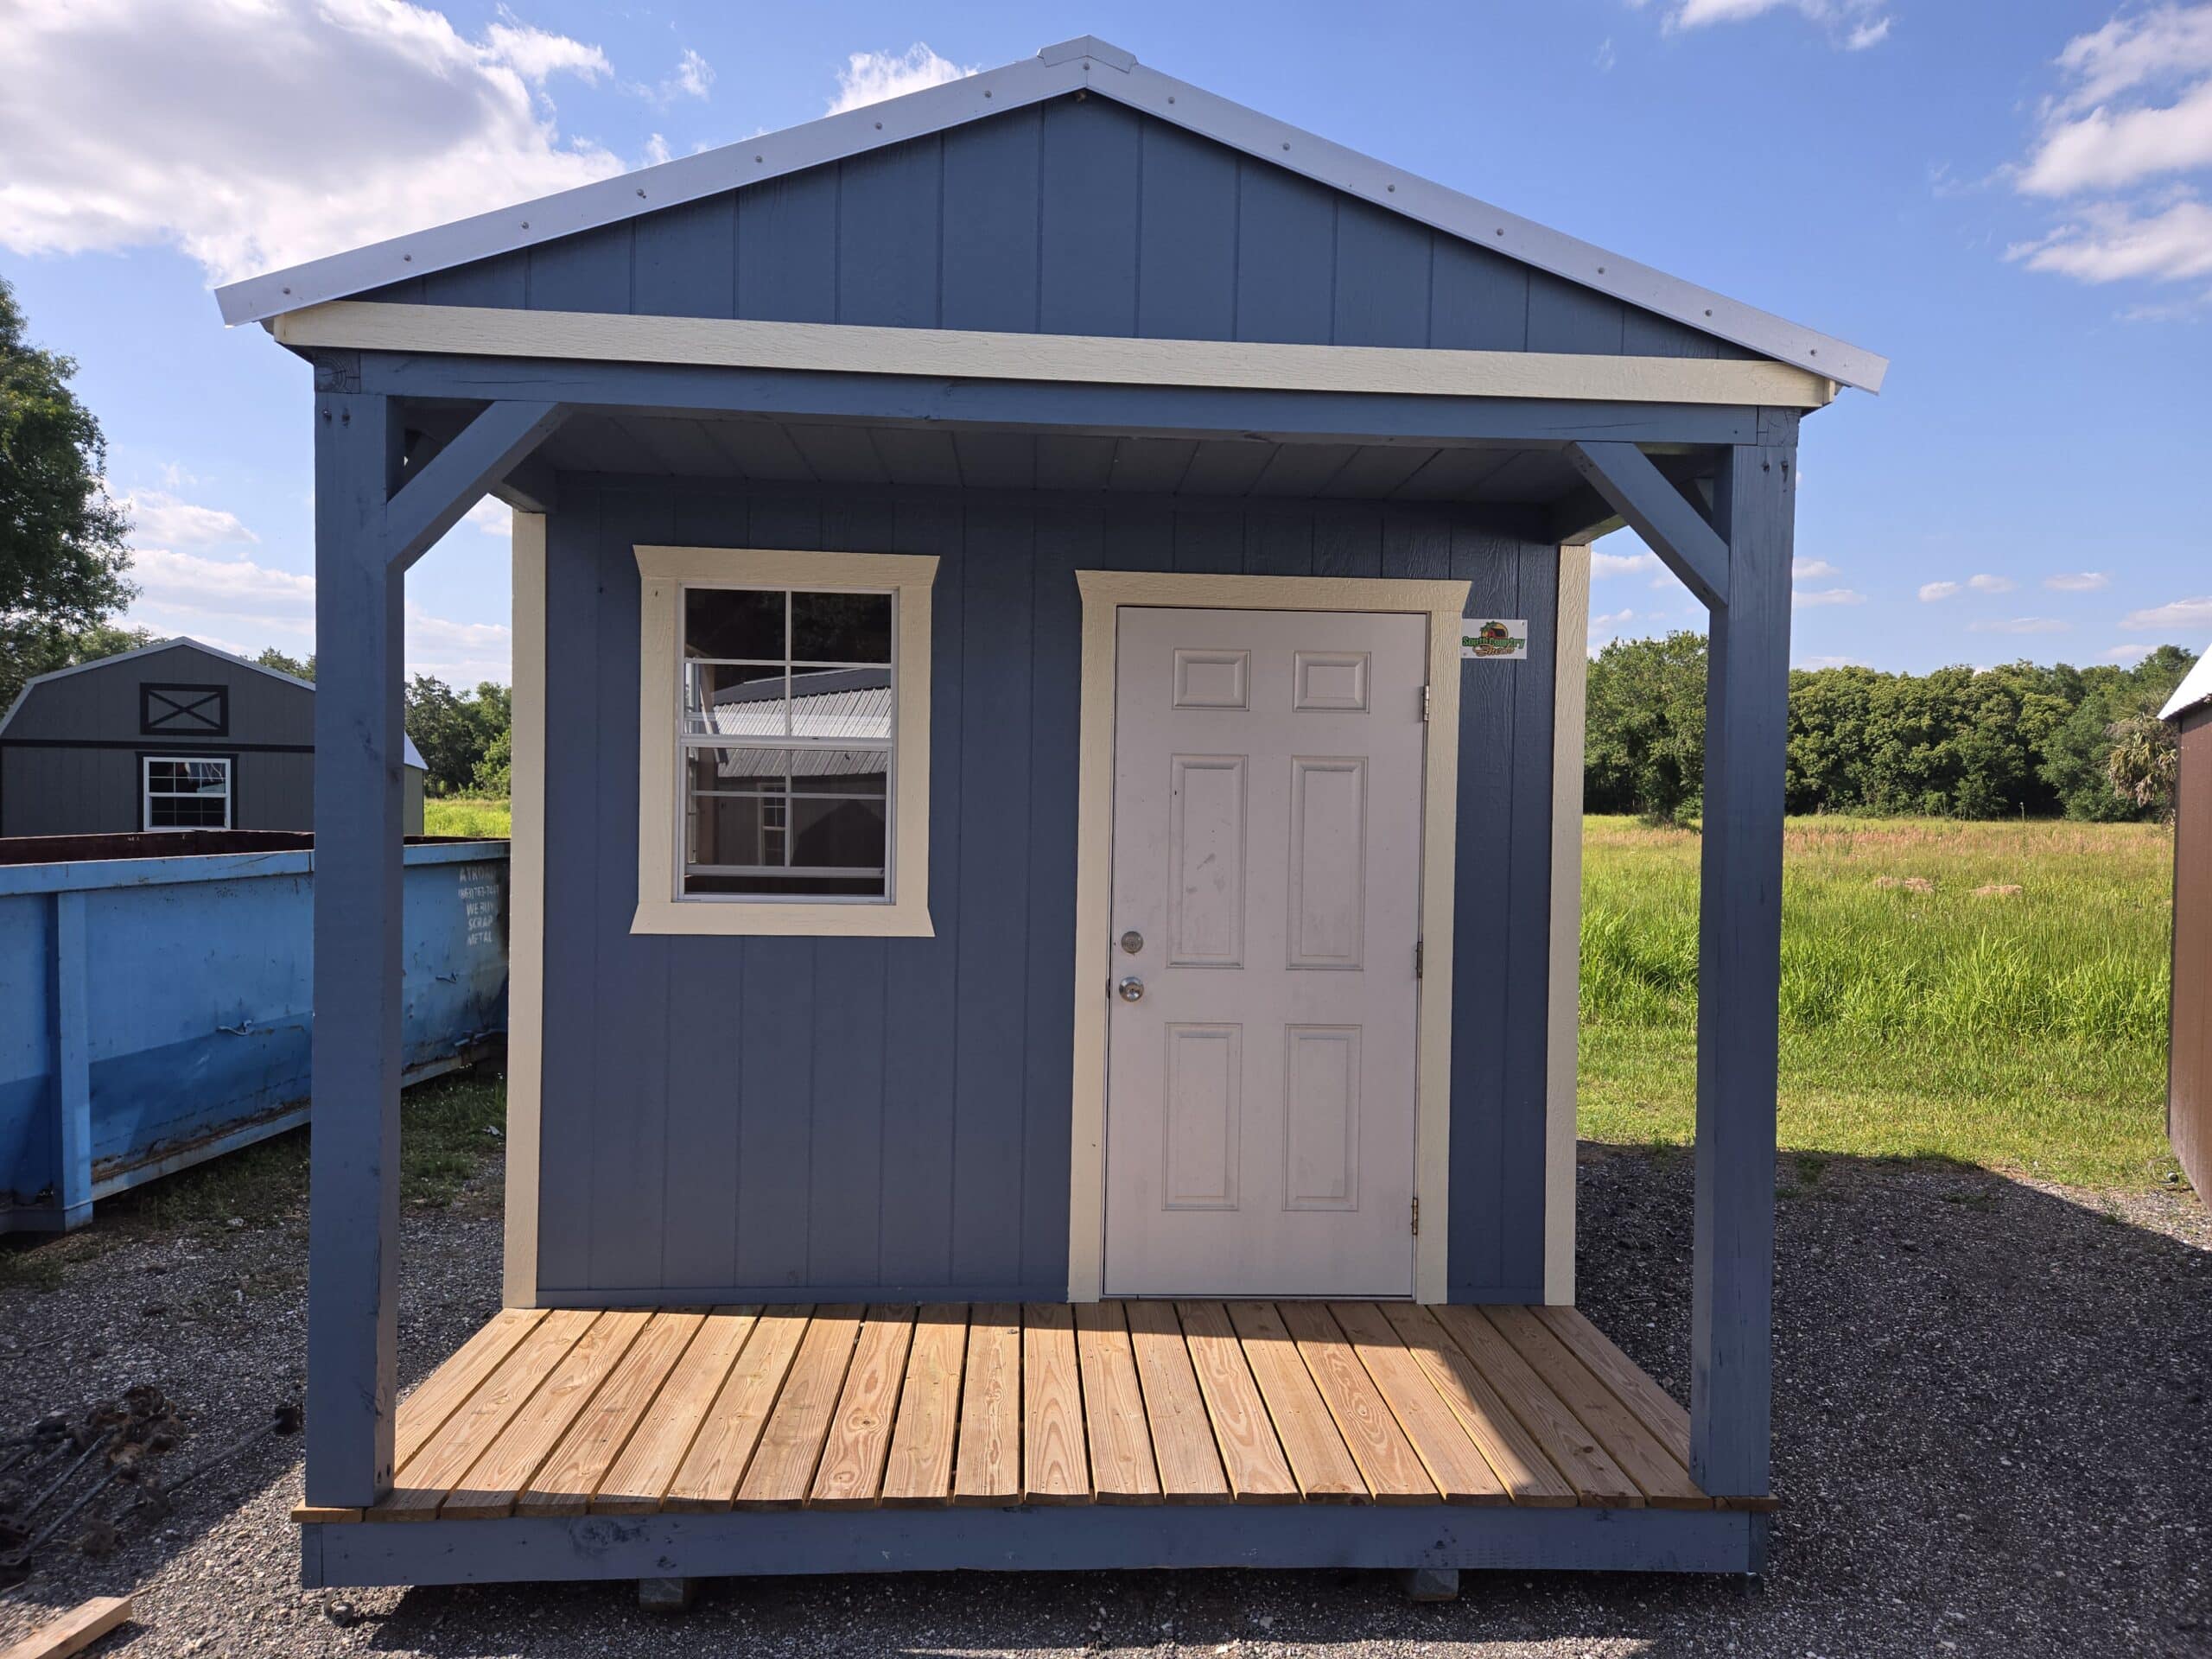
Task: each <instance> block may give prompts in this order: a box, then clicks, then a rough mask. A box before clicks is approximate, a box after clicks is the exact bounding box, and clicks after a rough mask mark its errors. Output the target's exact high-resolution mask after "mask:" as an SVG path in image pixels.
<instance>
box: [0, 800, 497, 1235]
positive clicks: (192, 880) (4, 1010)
mask: <svg viewBox="0 0 2212 1659" xmlns="http://www.w3.org/2000/svg"><path fill="white" fill-rule="evenodd" d="M183 839H185V838H183V837H179V836H68V837H59V836H57V837H53V838H51V839H50V840H49V841H48V842H44V843H35V842H22V841H18V842H0V1232H8V1231H13V1230H46V1231H54V1230H60V1229H63V1228H66V1227H74V1226H77V1225H79V1224H81V1223H83V1222H84V1221H86V1220H87V1219H89V1218H90V1217H91V1214H92V1204H93V1201H94V1200H95V1199H99V1198H106V1197H108V1196H110V1195H111V1194H113V1193H116V1192H122V1191H124V1189H126V1188H129V1187H132V1186H136V1185H138V1184H139V1183H140V1182H142V1181H146V1180H150V1179H154V1178H155V1177H156V1176H160V1175H165V1174H168V1173H170V1172H171V1171H173V1170H178V1169H182V1168H184V1167H186V1166H188V1165H191V1164H195V1163H198V1162H200V1161H201V1160H204V1159H207V1158H213V1157H215V1156H218V1155H219V1154H222V1153H225V1152H227V1151H230V1150H231V1149H232V1148H233V1147H241V1146H245V1145H246V1144H248V1143H249V1142H251V1141H258V1140H261V1139H262V1138H264V1136H267V1135H276V1134H279V1133H281V1132H282V1131H283V1130H285V1129H289V1128H293V1127H295V1126H296V1125H298V1124H300V1123H303V1122H307V1120H308V1096H309V1094H310V1092H311V1090H312V1082H313V1078H312V1074H311V1071H310V1068H309V1064H308V1033H309V1030H310V1028H311V1027H312V1025H313V1020H314V994H313V985H314V971H313V970H314V952H313V943H312V930H311V925H310V924H311V911H312V904H311V899H312V895H313V892H314V887H315V853H314V849H313V845H312V838H311V837H308V836H263V837H259V838H254V837H251V836H241V835H238V834H226V835H223V836H209V837H207V838H205V840H204V841H203V843H202V844H203V846H205V845H207V844H209V843H212V844H213V845H215V846H217V847H219V848H222V849H226V850H216V851H206V850H200V849H193V850H188V851H183V852H181V853H179V852H176V851H175V850H173V849H175V846H176V844H177V842H180V841H182V840H183ZM256 839H258V842H260V843H264V844H263V845H261V846H260V847H258V849H256V850H243V851H233V850H227V849H229V848H232V847H235V846H237V845H238V843H239V842H255V841H256ZM126 846H127V847H128V848H129V849H130V851H131V852H133V853H138V854H140V855H136V856H130V855H126V856H111V855H110V856H102V855H91V856H87V855H86V854H87V853H92V854H112V853H114V852H116V851H117V850H118V849H122V848H124V847H126ZM56 855H60V856H58V857H57V856H56ZM24 857H34V858H41V859H44V860H46V861H40V862H16V861H13V860H15V859H19V858H24ZM405 858H406V878H405V882H406V886H405V893H406V912H407V913H406V970H405V979H406V997H407V1002H406V1015H405V1024H404V1039H403V1040H404V1044H405V1052H406V1064H407V1067H408V1071H407V1077H408V1079H409V1080H410V1082H411V1081H415V1080H417V1079H420V1078H423V1077H433V1076H435V1075H436V1074H437V1073H439V1072H441V1071H449V1070H451V1069H452V1068H453V1067H454V1066H456V1065H464V1064H466V1063H467V1062H468V1061H470V1060H473V1059H475V1058H479V1057H480V1056H481V1055H483V1054H485V1053H486V1052H490V1051H491V1050H492V1049H493V1048H495V1047H496V1046H497V1045H498V1044H499V1042H500V1041H501V1040H502V1039H503V1038H504V1035H505V1030H506V1004H507V843H506V842H504V841H467V842H430V841H417V842H410V843H409V845H408V847H407V849H406V854H405Z"/></svg>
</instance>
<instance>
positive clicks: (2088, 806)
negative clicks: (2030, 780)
mask: <svg viewBox="0 0 2212 1659" xmlns="http://www.w3.org/2000/svg"><path fill="white" fill-rule="evenodd" d="M2195 664H2196V656H2195V654H2194V653H2193V652H2188V651H2184V650H2183V649H2182V647H2180V646H2179V645H2160V646H2158V648H2157V649H2156V650H2154V651H2152V652H2151V653H2150V655H2148V656H2147V657H2145V658H2143V659H2142V661H2140V662H2139V663H2138V664H2135V666H2134V667H2133V668H2132V669H2120V668H2114V667H2112V666H2110V665H2109V664H2099V665H2098V666H2096V667H2094V668H2086V669H2083V670H2082V671H2080V673H2081V680H2082V699H2081V701H2080V702H2078V703H2077V704H2076V705H2075V709H2074V710H2073V712H2072V713H2071V714H2069V715H2068V716H2067V717H2066V719H2065V720H2064V721H2062V722H2060V723H2059V724H2058V725H2057V727H2056V728H2055V729H2054V730H2053V731H2052V732H2051V733H2050V736H2049V737H2048V738H2047V739H2046V740H2045V741H2044V748H2043V760H2042V763H2041V766H2040V772H2041V774H2042V776H2043V778H2044V780H2045V781H2046V782H2047V783H2048V784H2049V785H2050V787H2051V789H2052V791H2054V793H2055V794H2056V797H2057V798H2058V802H2059V804H2060V806H2061V807H2062V808H2063V810H2064V812H2065V814H2066V816H2067V817H2069V818H2088V819H2091V820H2094V821H2097V822H2102V823H2116V822H2120V821H2122V820H2126V819H2131V818H2156V817H2159V816H2160V815H2161V813H2162V811H2163V810H2164V809H2163V807H2162V806H2161V804H2159V802H2158V800H2157V799H2156V798H2155V796H2154V797H2153V798H2151V799H2149V800H2147V801H2138V800H2137V799H2136V798H2135V797H2134V794H2133V791H2132V789H2131V791H2130V792H2129V793H2127V794H2125V795H2123V794H2122V793H2120V791H2118V790H2117V789H2116V788H2115V778H2114V774H2113V747H2114V744H2115V742H2117V741H2121V739H2122V737H2123V736H2124V734H2126V732H2127V731H2128V730H2129V729H2130V728H2131V722H2133V721H2139V720H2141V719H2143V718H2144V717H2145V716H2155V715H2157V713H2158V709H2159V708H2160V707H2161V706H2162V705H2163V704H2164V702H2165V701H2166V699H2167V698H2168V697H2170V696H2172V695H2173V692H2174V688H2175V687H2176V686H2177V685H2179V684H2180V683H2181V682H2182V677H2183V675H2185V674H2187V673H2188V672H2189V671H2190V668H2191V667H2193V666H2194V665H2195Z"/></svg>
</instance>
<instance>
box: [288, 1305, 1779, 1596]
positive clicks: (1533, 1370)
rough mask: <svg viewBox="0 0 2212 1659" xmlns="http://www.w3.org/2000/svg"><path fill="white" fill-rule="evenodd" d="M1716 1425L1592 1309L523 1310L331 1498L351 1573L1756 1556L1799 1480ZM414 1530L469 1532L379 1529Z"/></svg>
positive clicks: (1678, 1560)
mask: <svg viewBox="0 0 2212 1659" xmlns="http://www.w3.org/2000/svg"><path fill="white" fill-rule="evenodd" d="M1689 1442H1690V1428H1689V1417H1688V1413H1687V1412H1686V1411H1684V1410H1683V1408H1681V1406H1680V1405H1679V1404H1678V1403H1676V1402H1675V1401H1674V1400H1673V1399H1672V1398H1671V1397H1670V1396H1669V1395H1667V1393H1666V1392H1665V1390H1663V1389H1661V1388H1660V1387H1659V1386H1658V1384H1657V1383H1655V1382H1654V1381H1653V1380H1652V1379H1651V1378H1650V1377H1649V1376H1647V1375H1646V1374H1645V1373H1644V1372H1643V1370H1640V1369H1639V1368H1638V1367H1637V1365H1636V1364H1635V1363H1633V1362H1632V1361H1630V1359H1629V1358H1628V1357H1627V1356H1626V1355H1624V1353H1623V1352H1622V1351H1620V1349H1619V1348H1618V1347H1617V1346H1616V1345H1615V1344H1613V1343H1612V1342H1611V1340H1610V1339H1609V1338H1606V1337H1605V1335H1604V1333H1603V1332H1600V1331H1599V1330H1598V1328H1597V1327H1596V1326H1595V1325H1592V1323H1591V1322H1590V1321H1589V1320H1588V1319H1586V1318H1585V1317H1584V1316H1583V1315H1582V1314H1581V1313H1580V1312H1578V1311H1576V1310H1574V1309H1573V1308H1567V1307H1537V1308H1530V1307H1519V1306H1491V1307H1474V1306H1439V1307H1423V1306H1417V1305H1415V1304H1413V1303H1408V1302H1365V1301H1361V1302H1334V1303H1320V1302H1304V1301H1286V1302H1279V1303H1269V1302H1249V1301H1248V1302H1227V1303H1224V1302H1211V1301H1186V1302H1168V1301H1131V1302H1115V1301H1107V1302H1097V1303H1087V1304H1077V1305H1075V1306H1068V1305H1065V1304H1058V1303H1033V1304H1027V1305H1023V1306H1016V1305H1013V1304H988V1303H983V1304H976V1305H972V1306H969V1305H961V1304H938V1305H931V1306H922V1307H914V1306H902V1305H888V1304H887V1305H881V1306H873V1307H867V1308H862V1307H861V1306H814V1307H810V1306H767V1307H762V1306H730V1307H719V1308H715V1309H713V1310H711V1311H709V1310H705V1309H696V1308H695V1309H658V1310H656V1309H607V1310H596V1309H575V1308H564V1309H556V1310H552V1311H550V1312H549V1311H545V1310H540V1309H508V1310H506V1311H505V1312H503V1313H499V1315H497V1316H496V1317H495V1318H494V1319H492V1321H491V1322H490V1323H489V1324H487V1325H485V1326H483V1327H482V1329H480V1331H478V1332H476V1334H475V1335H474V1337H472V1338H470V1339H469V1341H468V1342H467V1343H466V1344H464V1345H463V1346H462V1347H461V1350H460V1351H458V1352H456V1353H455V1354H454V1355H453V1356H452V1357H451V1358H449V1359H448V1360H447V1361H446V1362H445V1363H443V1364H442V1365H441V1366H440V1367H439V1368H438V1369H437V1370H436V1371H435V1372H434V1373H433V1374H432V1375H431V1376H429V1378H428V1379H427V1380H425V1381H424V1382H423V1384H422V1385H421V1386H420V1387H418V1388H417V1389H415V1390H414V1392H413V1393H412V1394H410V1395H409V1396H408V1397H407V1399H405V1400H404V1402H401V1404H400V1408H399V1412H398V1422H397V1437H396V1446H395V1454H396V1466H397V1470H398V1473H397V1477H396V1478H395V1480H394V1482H393V1484H392V1486H391V1489H390V1490H389V1491H386V1492H385V1493H384V1494H383V1495H382V1496H380V1497H379V1498H378V1501H377V1503H375V1504H374V1505H372V1506H371V1507H369V1508H367V1509H365V1510H352V1509H317V1508H312V1507H305V1508H302V1509H301V1510H297V1511H296V1519H298V1520H299V1521H301V1522H303V1523H305V1527H306V1535H307V1541H308V1549H307V1560H308V1572H309V1574H310V1577H311V1578H314V1579H316V1580H319V1581H321V1582H324V1583H330V1584H365V1583H378V1582H403V1583H427V1582H440V1581H467V1580H497V1579H505V1578H535V1577H543V1576H548V1575H549V1574H557V1575H558V1576H563V1577H576V1576H605V1577H636V1576H652V1575H655V1574H683V1575H698V1576H706V1575H711V1574H715V1573H730V1572H738V1571H743V1572H747V1573H762V1572H775V1571H779V1570H783V1571H793V1570H797V1571H810V1572H820V1571H831V1570H843V1571H863V1570H879V1571H881V1570H904V1569H912V1568H927V1567H1020V1566H1070V1565H1077V1564H1080V1565H1084V1566H1093V1567H1095V1566H1102V1565H1117V1564H1118V1565H1181V1566H1189V1565H1206V1564H1212V1565H1237V1564H1255V1565H1300V1564H1338V1565H1360V1564H1372V1565H1377V1566H1386V1565H1387V1566H1397V1567H1402V1566H1406V1565H1408V1564H1417V1565H1430V1566H1440V1567H1459V1566H1477V1565H1492V1566H1516V1565H1529V1566H1535V1565H1543V1564H1549V1565H1560V1564H1578V1565H1585V1566H1593V1567H1605V1566H1631V1565H1633V1566H1637V1567H1655V1566H1656V1567H1682V1568H1688V1569H1693V1570H1733V1571H1738V1572H1741V1571H1745V1570H1755V1568H1756V1565H1757V1558H1758V1549H1759V1548H1760V1547H1761V1544H1762V1543H1763V1536H1762V1534H1763V1526H1762V1524H1761V1523H1760V1522H1758V1519H1757V1517H1756V1516H1755V1515H1754V1514H1752V1513H1751V1512H1749V1510H1751V1509H1756V1508H1758V1507H1764V1504H1763V1503H1761V1502H1760V1501H1757V1500H1753V1501H1750V1502H1749V1503H1747V1502H1746V1501H1744V1500H1719V1501H1716V1500H1715V1499H1713V1498H1712V1497H1707V1495H1706V1494H1705V1493H1704V1492H1703V1491H1700V1489H1699V1487H1698V1485H1697V1484H1696V1482H1695V1481H1694V1479H1693V1478H1691V1476H1690V1474H1689V1472H1688V1465H1689V1457H1690V1445H1689ZM1446 1505H1449V1506H1452V1509H1453V1511H1454V1513H1452V1515H1451V1516H1450V1517H1449V1518H1446V1516H1444V1515H1442V1514H1440V1512H1439V1508H1438V1506H1446ZM1126 1506H1148V1507H1150V1509H1151V1513H1150V1514H1149V1515H1148V1516H1132V1515H1130V1514H1129V1513H1128V1510H1127V1508H1126ZM1353 1506H1359V1507H1358V1508H1357V1509H1355V1508H1354V1507H1353ZM901 1511H908V1512H912V1511H937V1512H938V1515H937V1516H936V1518H935V1519H934V1521H932V1520H931V1517H930V1516H926V1515H922V1514H914V1513H905V1514H901V1513H898V1512H901ZM404 1522H435V1523H436V1524H435V1525H432V1526H427V1527H424V1526H405V1525H401V1524H391V1525H386V1524H378V1523H404ZM474 1522H485V1523H487V1524H484V1525H474V1524H471V1523H474ZM1102 1549H1103V1550H1104V1551H1105V1552H1106V1553H1107V1554H1109V1555H1112V1556H1114V1557H1115V1558H1116V1559H1115V1560H1106V1559H1103V1558H1102V1556H1101V1554H1100V1552H1101V1551H1102ZM1122 1555H1126V1556H1127V1560H1121V1559H1120V1557H1121V1556H1122Z"/></svg>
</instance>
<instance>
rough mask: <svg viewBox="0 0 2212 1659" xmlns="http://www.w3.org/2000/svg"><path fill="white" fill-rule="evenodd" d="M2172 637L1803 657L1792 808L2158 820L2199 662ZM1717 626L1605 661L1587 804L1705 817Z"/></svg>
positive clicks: (1591, 719) (1588, 746)
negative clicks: (2185, 682) (2063, 650)
mask: <svg viewBox="0 0 2212 1659" xmlns="http://www.w3.org/2000/svg"><path fill="white" fill-rule="evenodd" d="M2195 663H2196V657H2195V656H2194V655H2193V654H2192V653H2190V652H2188V651H2185V650H2183V648H2181V647H2180V646H2178V645H2160V646H2158V648H2157V649H2155V650H2153V651H2152V652H2149V653H2148V654H2147V655H2146V656H2145V657H2144V658H2142V660H2141V661H2139V662H2138V663H2137V664H2134V665H2133V667H2128V668H2122V667H2120V666H2117V665H2115V664H2096V665H2094V666H2092V667H2088V668H2075V667H2074V666H2072V665H2071V664H2066V663H2056V664H2047V665H2046V664H2039V663H2024V662H2023V663H2005V664H1999V665H1998V666H1996V667H1993V668H1980V669H1976V668H1967V667H1953V668H1939V669H1936V670H1934V671H1931V672H1929V673H1926V674H1890V673H1884V672H1882V671H1879V670H1877V669H1871V668H1859V667H1842V668H1821V669H1795V670H1792V671H1791V672H1790V675H1789V753H1788V772H1787V783H1786V788H1787V790H1788V798H1789V810H1790V811H1792V812H1799V813H1814V812H1850V813H1866V814H1873V815H1883V816H1900V817H1902V816H1923V817H1955V818H2000V817H2022V816H2025V817H2069V818H2084V819H2091V820H2096V821H2101V822H2117V821H2125V820H2129V819H2159V818H2164V817H2166V816H2168V815H2169V814H2170V813H2171V810H2172V804H2173V787H2174V771H2175V750H2174V739H2173V734H2172V731H2171V728H2169V727H2167V726H2166V724H2165V723H2164V721H2160V720H2159V719H2158V709H2159V707H2160V705H2162V704H2163V703H2164V702H2165V700H2166V699H2167V698H2168V697H2169V696H2171V695H2172V693H2173V690H2174V688H2175V687H2176V686H2177V685H2178V684H2179V683H2181V678H2182V677H2183V675H2184V674H2186V673H2187V672H2188V671H2189V670H2190V667H2191V666H2192V665H2193V664H2195ZM1705 673H1706V642H1705V636H1704V635H1702V634H1699V633H1692V632H1677V633H1670V634H1668V635H1666V636H1665V637H1664V638H1660V639H1616V640H1614V641H1613V642H1612V643H1611V645H1607V646H1605V649H1604V650H1603V651H1601V652H1599V653H1598V655H1597V656H1596V657H1595V658H1593V659H1592V661H1591V664H1590V681H1589V716H1588V723H1587V728H1586V740H1585V747H1584V750H1583V756H1584V761H1583V805H1584V809H1585V810H1587V811H1592V812H1633V813H1636V814H1638V815H1639V816H1641V817H1644V818H1646V819H1649V820H1651V821H1653V822H1660V823H1665V822H1675V821H1679V820H1681V819H1686V818H1693V817H1696V815H1697V811H1698V806H1699V801H1700V796H1701V794H1702V791H1703V789H1704V781H1705Z"/></svg>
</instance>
